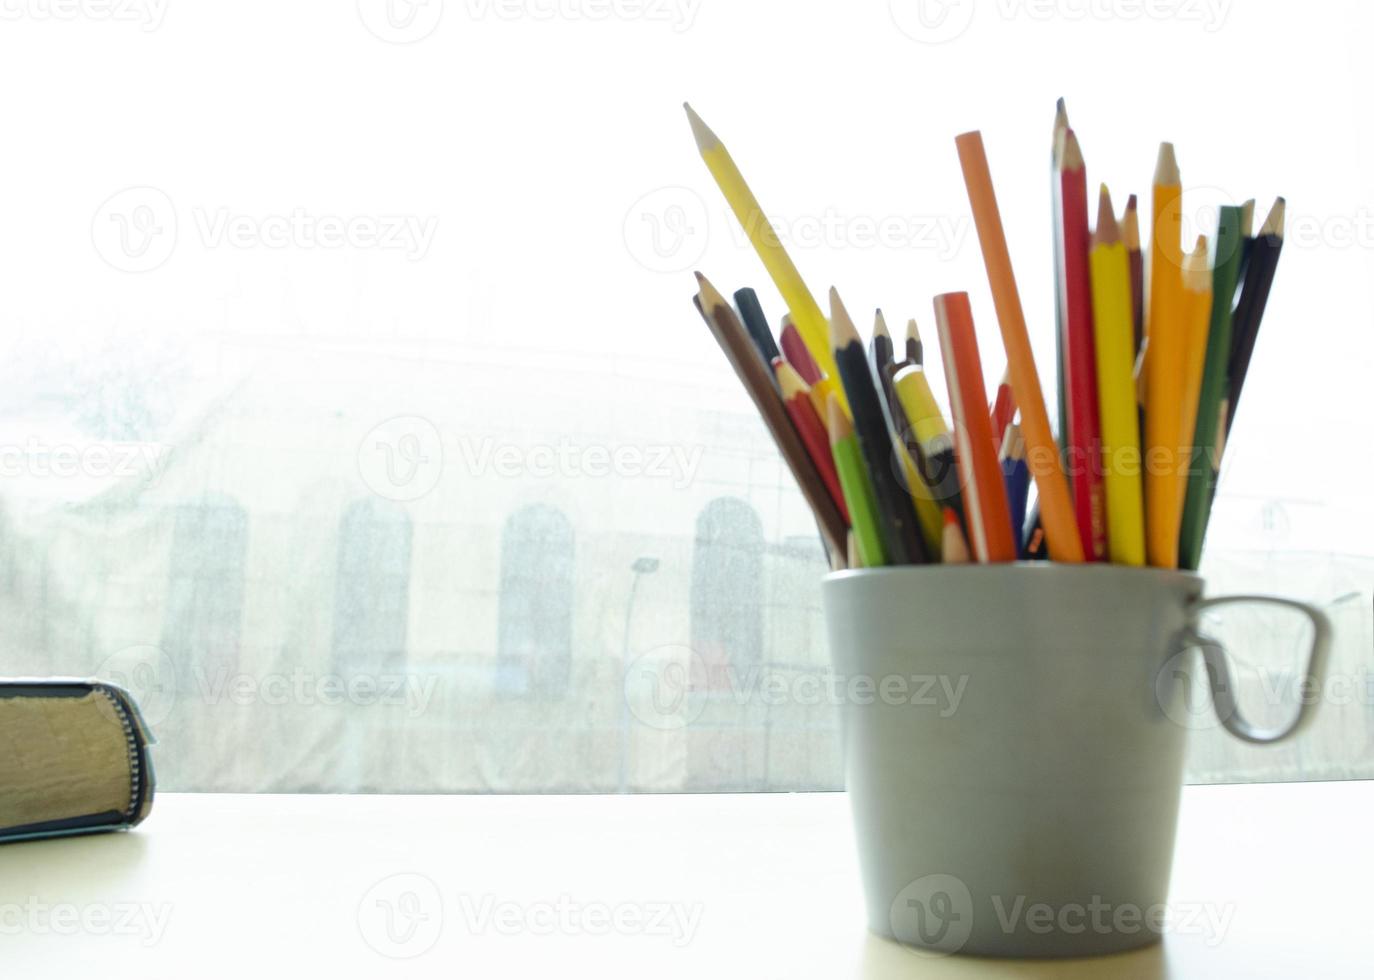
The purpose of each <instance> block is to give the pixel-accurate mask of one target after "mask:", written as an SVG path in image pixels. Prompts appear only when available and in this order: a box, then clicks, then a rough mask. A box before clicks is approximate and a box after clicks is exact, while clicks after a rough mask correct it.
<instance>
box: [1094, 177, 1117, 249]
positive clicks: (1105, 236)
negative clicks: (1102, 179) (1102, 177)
mask: <svg viewBox="0 0 1374 980" xmlns="http://www.w3.org/2000/svg"><path fill="white" fill-rule="evenodd" d="M1119 241H1121V229H1120V227H1119V226H1118V225H1117V223H1116V212H1115V211H1114V210H1113V209H1112V195H1111V193H1110V192H1109V191H1108V190H1107V185H1106V184H1103V185H1102V187H1101V190H1099V191H1098V195H1097V227H1096V228H1094V229H1093V244H1094V245H1115V244H1116V243H1117V242H1119Z"/></svg>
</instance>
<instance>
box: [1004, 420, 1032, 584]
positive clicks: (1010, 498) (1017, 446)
mask: <svg viewBox="0 0 1374 980" xmlns="http://www.w3.org/2000/svg"><path fill="white" fill-rule="evenodd" d="M998 461H999V462H1000V463H1001V464H1002V481H1003V482H1004V483H1005V484H1006V486H1007V508H1008V509H1009V510H1010V511H1011V539H1012V541H1013V542H1014V543H1015V544H1016V553H1017V556H1018V557H1019V556H1020V554H1021V535H1022V533H1023V532H1024V530H1025V527H1026V501H1027V499H1028V497H1029V496H1030V468H1029V467H1028V466H1026V441H1025V440H1024V439H1023V438H1021V427H1020V426H1019V425H1014V424H1013V425H1009V426H1007V434H1006V437H1005V438H1004V439H1003V441H1002V449H1001V452H1000V453H999V454H998Z"/></svg>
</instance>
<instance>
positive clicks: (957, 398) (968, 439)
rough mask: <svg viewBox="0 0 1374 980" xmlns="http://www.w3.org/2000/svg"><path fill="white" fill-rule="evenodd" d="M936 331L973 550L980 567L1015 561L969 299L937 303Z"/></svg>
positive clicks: (959, 296) (953, 296) (946, 296)
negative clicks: (951, 414)
mask: <svg viewBox="0 0 1374 980" xmlns="http://www.w3.org/2000/svg"><path fill="white" fill-rule="evenodd" d="M935 325H936V328H937V329H938V330H939V334H940V354H941V356H942V357H943V359H944V365H945V382H946V384H947V385H948V386H949V404H950V408H951V410H952V411H953V415H954V444H955V447H956V453H957V455H958V459H959V474H960V476H961V477H962V479H963V484H964V515H965V517H966V518H967V520H968V537H969V544H970V545H971V547H972V550H973V554H974V557H976V558H977V559H978V561H980V562H1000V561H1015V560H1016V550H1017V549H1016V543H1015V541H1014V540H1013V539H1012V535H1011V511H1010V509H1009V508H1008V506H1007V488H1006V485H1005V484H1004V483H1003V481H1002V470H1001V467H1000V466H998V464H997V453H996V452H995V451H994V450H993V448H992V423H991V421H990V420H989V418H988V409H987V405H988V401H987V392H986V391H985V390H984V388H983V365H982V361H981V360H980V359H979V357H978V340H977V336H976V335H975V333H974V329H973V311H972V310H971V309H970V308H969V301H968V293H943V294H941V295H939V296H937V297H935Z"/></svg>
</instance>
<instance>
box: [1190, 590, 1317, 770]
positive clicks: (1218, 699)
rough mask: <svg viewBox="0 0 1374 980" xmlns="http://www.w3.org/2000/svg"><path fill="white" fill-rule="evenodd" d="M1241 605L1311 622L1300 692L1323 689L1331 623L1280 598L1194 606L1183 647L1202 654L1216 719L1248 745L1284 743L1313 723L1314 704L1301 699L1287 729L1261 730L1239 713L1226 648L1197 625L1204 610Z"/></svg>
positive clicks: (1260, 597) (1301, 604) (1233, 597)
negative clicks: (1277, 609) (1288, 612)
mask: <svg viewBox="0 0 1374 980" xmlns="http://www.w3.org/2000/svg"><path fill="white" fill-rule="evenodd" d="M1242 602H1261V603H1266V604H1268V605H1271V606H1285V607H1287V608H1289V609H1296V610H1297V611H1298V612H1300V613H1302V614H1303V615H1304V616H1306V617H1307V618H1308V619H1309V620H1310V621H1311V623H1312V647H1311V649H1310V650H1309V651H1308V654H1307V669H1306V670H1305V671H1304V676H1303V683H1302V685H1301V686H1300V687H1299V688H1298V690H1300V691H1308V690H1320V689H1321V685H1322V683H1323V681H1324V680H1325V678H1326V661H1327V655H1328V654H1329V653H1330V651H1331V621H1330V620H1329V619H1327V618H1326V614H1325V613H1323V612H1322V611H1321V610H1320V609H1317V608H1316V607H1315V606H1309V605H1308V604H1307V603H1305V602H1297V601H1295V600H1293V599H1280V598H1278V597H1277V596H1267V595H1231V596H1219V597H1217V598H1215V599H1199V600H1198V601H1196V602H1194V603H1193V605H1192V614H1193V617H1194V622H1192V623H1190V625H1189V626H1188V627H1187V628H1186V629H1185V631H1184V635H1183V644H1184V646H1185V647H1189V646H1195V647H1197V648H1198V649H1199V650H1201V651H1202V662H1203V663H1204V664H1205V665H1206V667H1207V680H1208V683H1209V684H1210V685H1211V689H1212V705H1213V707H1214V708H1215V709H1216V712H1217V717H1218V718H1219V719H1221V723H1222V725H1224V726H1225V727H1226V730H1227V731H1228V732H1230V733H1231V734H1232V735H1234V736H1235V737H1236V738H1238V739H1241V740H1242V741H1245V742H1254V743H1256V744H1259V745H1265V744H1269V743H1273V742H1279V741H1282V740H1283V739H1285V738H1289V737H1290V736H1293V735H1296V734H1298V732H1300V731H1302V730H1303V729H1304V728H1306V727H1307V725H1308V724H1310V723H1311V721H1312V714H1313V708H1314V707H1315V701H1314V702H1311V703H1309V702H1308V701H1307V700H1306V699H1303V698H1300V699H1299V701H1298V713H1297V716H1296V717H1295V718H1294V719H1293V720H1292V721H1291V722H1289V723H1288V724H1287V725H1286V726H1282V727H1279V728H1259V727H1256V726H1255V725H1252V724H1250V722H1248V721H1246V720H1245V718H1244V716H1243V715H1242V714H1241V712H1240V705H1239V704H1238V703H1237V701H1236V693H1235V687H1234V685H1233V684H1232V683H1231V671H1230V668H1229V667H1228V666H1227V659H1226V648H1225V647H1223V646H1222V645H1221V643H1219V642H1218V641H1216V640H1214V639H1212V638H1211V637H1210V636H1207V635H1206V634H1205V633H1203V632H1201V631H1200V630H1199V629H1198V628H1197V625H1196V617H1197V615H1198V614H1200V613H1201V612H1203V610H1206V609H1211V608H1214V607H1216V606H1224V605H1227V604H1228V603H1242Z"/></svg>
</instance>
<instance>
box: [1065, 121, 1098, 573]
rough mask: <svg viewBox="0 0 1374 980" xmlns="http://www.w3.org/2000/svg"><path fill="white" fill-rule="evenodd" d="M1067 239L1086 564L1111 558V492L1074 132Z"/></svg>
mask: <svg viewBox="0 0 1374 980" xmlns="http://www.w3.org/2000/svg"><path fill="white" fill-rule="evenodd" d="M1056 150H1057V151H1058V152H1057V153H1056V154H1055V157H1056V163H1057V166H1058V169H1059V179H1060V201H1059V205H1060V208H1061V217H1062V224H1063V228H1064V237H1063V241H1062V244H1061V248H1062V250H1063V251H1062V254H1061V255H1060V257H1059V258H1060V261H1059V283H1058V288H1059V299H1060V304H1061V308H1062V309H1063V310H1064V335H1063V337H1062V338H1061V340H1062V343H1063V348H1064V373H1065V383H1064V392H1065V402H1066V405H1065V408H1066V409H1067V411H1068V419H1067V430H1066V431H1067V435H1068V438H1067V439H1066V440H1065V446H1066V449H1067V455H1068V468H1069V484H1070V486H1071V487H1072V488H1073V507H1074V517H1075V519H1076V521H1077V524H1078V532H1079V536H1080V537H1081V538H1082V539H1083V556H1084V558H1085V559H1086V560H1087V561H1105V560H1106V557H1107V515H1106V490H1105V488H1104V485H1103V482H1102V433H1101V429H1100V425H1101V423H1100V421H1099V418H1098V414H1097V356H1096V352H1095V351H1094V341H1093V313H1092V303H1093V296H1092V279H1091V275H1090V273H1089V267H1088V249H1089V246H1090V244H1091V240H1090V236H1089V233H1088V183H1087V171H1086V170H1085V168H1084V166H1083V153H1082V150H1081V149H1080V148H1079V146H1078V138H1077V137H1076V136H1074V133H1073V130H1072V129H1066V130H1064V131H1063V133H1062V134H1061V135H1060V137H1059V142H1058V146H1056Z"/></svg>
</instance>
